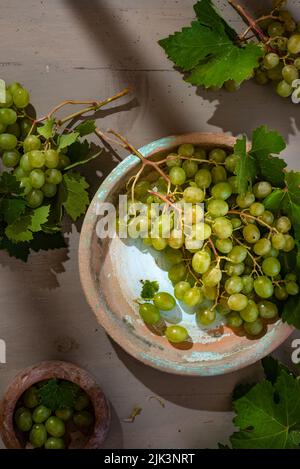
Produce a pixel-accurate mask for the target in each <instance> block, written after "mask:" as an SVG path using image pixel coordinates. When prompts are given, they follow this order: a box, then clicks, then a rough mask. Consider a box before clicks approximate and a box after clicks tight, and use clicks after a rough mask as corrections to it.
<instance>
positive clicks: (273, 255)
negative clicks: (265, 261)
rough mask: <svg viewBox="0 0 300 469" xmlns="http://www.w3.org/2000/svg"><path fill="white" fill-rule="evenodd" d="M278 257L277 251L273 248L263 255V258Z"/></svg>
mask: <svg viewBox="0 0 300 469" xmlns="http://www.w3.org/2000/svg"><path fill="white" fill-rule="evenodd" d="M278 256H279V251H277V249H274V248H273V247H272V248H271V249H270V251H269V252H268V253H267V254H265V255H264V257H278Z"/></svg>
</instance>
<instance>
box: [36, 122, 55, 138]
mask: <svg viewBox="0 0 300 469" xmlns="http://www.w3.org/2000/svg"><path fill="white" fill-rule="evenodd" d="M54 123H55V120H54V119H53V118H51V119H47V120H46V122H45V124H43V125H41V126H39V127H38V128H37V129H36V130H37V133H38V134H40V135H41V136H42V137H44V138H45V139H46V140H47V139H48V138H51V137H53V136H54V131H53V127H54Z"/></svg>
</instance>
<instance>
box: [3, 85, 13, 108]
mask: <svg viewBox="0 0 300 469" xmlns="http://www.w3.org/2000/svg"><path fill="white" fill-rule="evenodd" d="M12 105H13V97H12V94H11V92H10V91H9V90H8V89H7V90H6V93H5V102H4V103H0V107H11V106H12Z"/></svg>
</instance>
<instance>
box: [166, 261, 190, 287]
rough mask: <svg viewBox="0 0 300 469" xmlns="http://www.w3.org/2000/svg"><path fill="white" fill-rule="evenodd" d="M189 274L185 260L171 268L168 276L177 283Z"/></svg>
mask: <svg viewBox="0 0 300 469" xmlns="http://www.w3.org/2000/svg"><path fill="white" fill-rule="evenodd" d="M186 275H187V269H186V266H185V263H184V262H180V264H175V265H173V266H172V267H171V269H170V270H169V273H168V276H169V279H170V280H171V282H172V283H174V284H176V283H178V282H180V281H181V280H184V279H185V278H186Z"/></svg>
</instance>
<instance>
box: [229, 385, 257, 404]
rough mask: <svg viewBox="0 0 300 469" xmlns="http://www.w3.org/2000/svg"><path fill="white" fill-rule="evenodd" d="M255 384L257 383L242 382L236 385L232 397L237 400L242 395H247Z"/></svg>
mask: <svg viewBox="0 0 300 469" xmlns="http://www.w3.org/2000/svg"><path fill="white" fill-rule="evenodd" d="M253 386H255V383H240V384H238V385H237V386H235V388H234V390H233V394H232V399H233V400H234V401H236V400H237V399H240V398H241V397H243V396H245V394H247V393H248V392H249V391H250V389H252V388H253Z"/></svg>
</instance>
